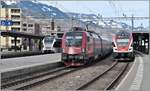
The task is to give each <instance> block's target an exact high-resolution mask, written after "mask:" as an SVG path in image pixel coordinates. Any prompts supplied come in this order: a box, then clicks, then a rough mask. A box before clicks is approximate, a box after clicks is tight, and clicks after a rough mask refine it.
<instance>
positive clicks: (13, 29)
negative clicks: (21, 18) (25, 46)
mask: <svg viewBox="0 0 150 91" xmlns="http://www.w3.org/2000/svg"><path fill="white" fill-rule="evenodd" d="M11 30H12V31H18V32H20V28H11Z"/></svg>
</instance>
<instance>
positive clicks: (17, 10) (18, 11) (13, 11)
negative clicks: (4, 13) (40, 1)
mask: <svg viewBox="0 0 150 91" xmlns="http://www.w3.org/2000/svg"><path fill="white" fill-rule="evenodd" d="M11 13H20V9H11Z"/></svg>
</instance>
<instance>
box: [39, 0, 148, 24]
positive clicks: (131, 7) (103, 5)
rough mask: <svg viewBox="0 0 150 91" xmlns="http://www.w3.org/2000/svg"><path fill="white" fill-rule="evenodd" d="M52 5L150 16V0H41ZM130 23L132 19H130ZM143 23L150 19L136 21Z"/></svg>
mask: <svg viewBox="0 0 150 91" xmlns="http://www.w3.org/2000/svg"><path fill="white" fill-rule="evenodd" d="M39 2H41V3H44V4H48V5H52V6H55V7H57V8H59V9H60V10H62V11H64V12H76V13H87V14H101V15H102V16H103V17H112V16H122V15H123V13H124V14H126V16H131V15H132V14H133V15H134V16H141V17H142V16H146V17H148V16H149V1H148V0H147V1H112V0H110V1H92V0H91V1H71V0H70V1H39ZM128 22H129V23H130V21H128ZM141 23H143V25H144V26H145V27H147V26H148V25H149V21H148V20H144V21H143V20H140V21H135V26H139V25H141Z"/></svg>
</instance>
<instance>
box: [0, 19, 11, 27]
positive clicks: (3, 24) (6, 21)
mask: <svg viewBox="0 0 150 91" xmlns="http://www.w3.org/2000/svg"><path fill="white" fill-rule="evenodd" d="M0 25H2V26H12V25H13V21H12V20H1V22H0Z"/></svg>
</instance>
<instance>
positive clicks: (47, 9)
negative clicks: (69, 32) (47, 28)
mask: <svg viewBox="0 0 150 91" xmlns="http://www.w3.org/2000/svg"><path fill="white" fill-rule="evenodd" d="M6 5H7V6H6ZM2 6H3V7H18V8H21V9H22V11H23V15H24V16H34V17H45V18H50V17H52V18H57V19H58V18H63V19H64V18H68V15H67V14H66V13H64V12H62V11H61V10H59V9H58V8H56V7H53V6H49V5H46V4H42V3H39V2H38V1H35V0H34V1H30V0H28V1H27V0H21V1H18V2H14V1H12V2H10V1H6V2H5V3H4V2H3V4H2Z"/></svg>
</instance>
